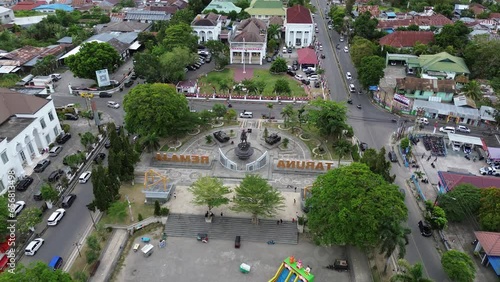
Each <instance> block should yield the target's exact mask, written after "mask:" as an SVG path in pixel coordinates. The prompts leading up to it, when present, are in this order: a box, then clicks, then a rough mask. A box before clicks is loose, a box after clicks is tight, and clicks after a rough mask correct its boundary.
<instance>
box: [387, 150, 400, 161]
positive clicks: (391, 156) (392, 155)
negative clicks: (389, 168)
mask: <svg viewBox="0 0 500 282" xmlns="http://www.w3.org/2000/svg"><path fill="white" fill-rule="evenodd" d="M388 155H389V160H390V161H391V162H393V163H395V162H397V161H398V157H397V155H396V152H394V151H390V152H389V153H388Z"/></svg>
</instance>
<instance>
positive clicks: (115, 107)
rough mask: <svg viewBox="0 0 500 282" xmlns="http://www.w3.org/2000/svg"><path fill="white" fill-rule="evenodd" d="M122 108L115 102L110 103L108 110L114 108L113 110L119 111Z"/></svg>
mask: <svg viewBox="0 0 500 282" xmlns="http://www.w3.org/2000/svg"><path fill="white" fill-rule="evenodd" d="M119 107H120V104H118V103H117V102H114V101H108V108H113V109H118V108H119Z"/></svg>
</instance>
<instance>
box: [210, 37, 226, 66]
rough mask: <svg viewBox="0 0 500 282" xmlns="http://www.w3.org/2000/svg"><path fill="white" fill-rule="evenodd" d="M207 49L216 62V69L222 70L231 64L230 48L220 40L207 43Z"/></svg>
mask: <svg viewBox="0 0 500 282" xmlns="http://www.w3.org/2000/svg"><path fill="white" fill-rule="evenodd" d="M205 47H207V48H208V50H210V53H211V54H212V58H213V59H214V62H215V69H217V70H222V69H224V67H225V66H227V65H228V64H229V59H228V56H229V47H228V46H227V45H226V44H224V43H222V42H221V41H219V40H209V41H207V42H206V43H205Z"/></svg>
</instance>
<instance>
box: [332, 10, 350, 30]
mask: <svg viewBox="0 0 500 282" xmlns="http://www.w3.org/2000/svg"><path fill="white" fill-rule="evenodd" d="M329 15H330V18H331V19H332V23H333V28H334V29H335V30H336V31H337V32H340V31H341V30H342V29H343V28H344V23H345V21H344V18H345V16H346V12H345V8H343V7H340V6H337V5H333V6H332V7H331V8H330V12H329Z"/></svg>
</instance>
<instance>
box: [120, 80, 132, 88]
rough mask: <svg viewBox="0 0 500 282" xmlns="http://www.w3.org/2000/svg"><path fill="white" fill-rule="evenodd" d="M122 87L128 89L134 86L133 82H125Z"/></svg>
mask: <svg viewBox="0 0 500 282" xmlns="http://www.w3.org/2000/svg"><path fill="white" fill-rule="evenodd" d="M123 85H125V87H130V86H132V85H134V81H133V80H127V81H125V83H124V84H123Z"/></svg>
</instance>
